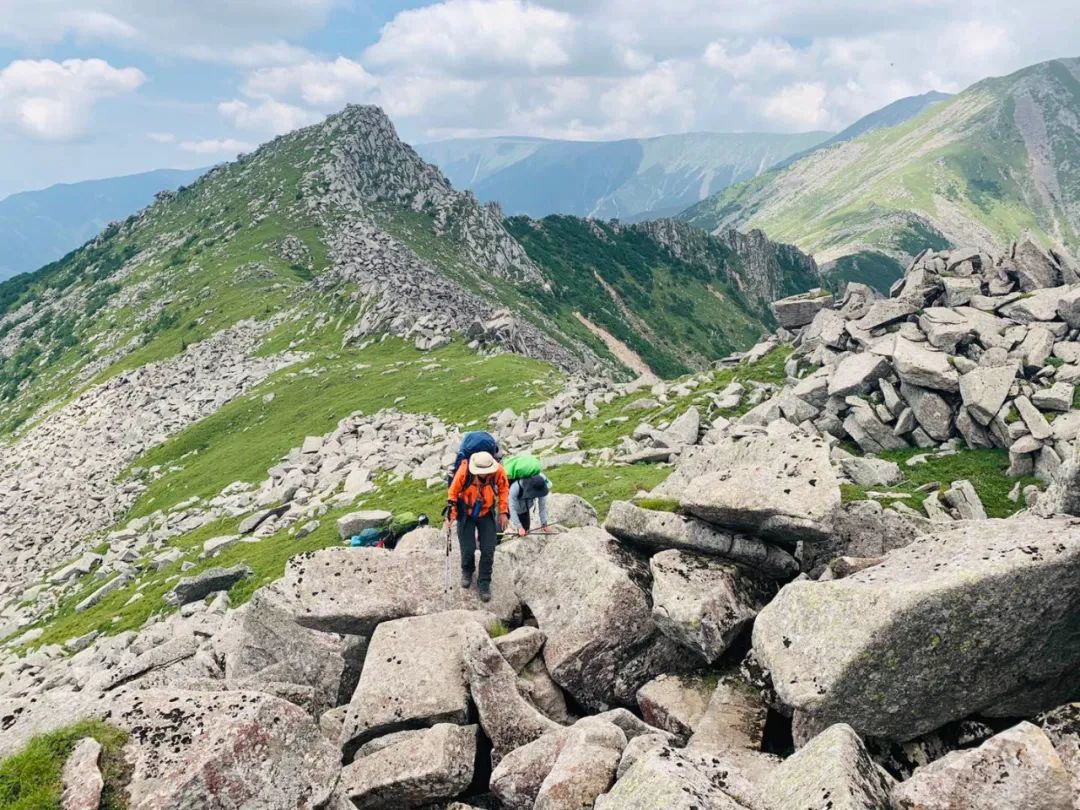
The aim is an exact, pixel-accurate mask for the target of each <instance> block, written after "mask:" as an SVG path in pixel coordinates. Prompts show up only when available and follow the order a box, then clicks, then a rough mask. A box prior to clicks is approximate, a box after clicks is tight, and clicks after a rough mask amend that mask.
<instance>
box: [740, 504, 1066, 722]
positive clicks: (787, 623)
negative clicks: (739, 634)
mask: <svg viewBox="0 0 1080 810" xmlns="http://www.w3.org/2000/svg"><path fill="white" fill-rule="evenodd" d="M1078 570H1080V525H1077V524H1076V522H1075V521H1073V520H1069V519H1057V520H1052V521H1044V520H1039V519H1031V518H1029V519H1026V520H1008V521H1001V520H997V521H972V522H967V523H963V524H958V525H957V526H956V527H955V528H944V529H940V530H936V531H934V532H932V533H931V534H928V535H927V536H925V537H922V538H920V539H918V540H916V541H914V542H912V543H911V544H910V545H907V546H905V547H904V548H901V549H898V550H896V551H893V552H892V553H890V554H889V555H887V556H886V557H885V559H884V561H882V562H881V563H879V564H877V565H875V566H873V567H871V568H868V569H866V570H864V571H861V572H859V573H856V574H853V575H851V576H848V577H845V578H843V579H839V580H834V581H829V582H795V583H792V584H790V585H788V586H786V587H785V588H784V589H783V590H781V592H780V594H779V595H778V596H777V598H776V599H774V600H773V601H772V602H771V603H770V604H769V605H767V606H766V607H765V608H764V610H762V612H761V613H760V614H759V615H758V617H757V621H756V622H755V625H754V633H753V641H754V650H755V653H756V655H757V656H758V657H759V659H760V660H761V662H762V663H763V664H764V665H765V666H766V667H767V668H768V669H769V671H770V672H771V673H772V682H773V685H774V687H775V688H776V691H777V694H778V695H779V696H780V698H781V700H783V702H784V703H786V704H787V705H788V706H790V707H793V708H795V709H797V710H799V711H801V712H804V713H806V714H808V715H811V716H813V717H815V718H816V719H817V721H818V722H819V723H824V724H829V723H836V722H844V723H848V724H850V725H851V726H853V727H854V728H855V729H856V730H857V731H859V732H860V733H863V734H871V735H874V736H880V737H888V738H892V739H896V740H906V739H910V738H911V737H914V736H916V735H918V734H921V733H924V732H926V731H930V730H932V729H934V728H936V727H937V726H939V725H941V724H942V723H943V722H946V721H948V720H950V719H959V718H962V717H965V716H967V715H969V714H971V713H973V712H976V711H982V712H984V713H995V706H996V705H997V704H999V703H1001V702H1003V701H1007V699H1009V698H1010V697H1011V696H1012V693H1013V692H1014V691H1015V690H1024V691H1026V692H1027V693H1029V694H1031V693H1034V694H1038V695H1040V697H1039V698H1036V700H1039V699H1041V700H1043V701H1046V704H1047V705H1045V706H1044V707H1043V708H1050V707H1051V706H1054V705H1057V704H1058V703H1060V702H1061V701H1062V700H1063V699H1065V698H1067V697H1068V696H1069V695H1071V694H1073V693H1074V691H1075V689H1076V688H1078V687H1080V683H1078V682H1077V677H1078V676H1077V673H1078V672H1080V670H1078V668H1077V663H1078V661H1080V646H1078V645H1077V643H1076V642H1075V639H1076V637H1077V633H1076V630H1077V625H1076V622H1077V618H1076V617H1077V615H1080V614H1078V612H1077V611H1078V608H1080V590H1078V588H1077V586H1076V574H1077V572H1078ZM1040 689H1045V690H1046V691H1045V692H1040V691H1039V690H1040ZM883 708H884V710H883Z"/></svg>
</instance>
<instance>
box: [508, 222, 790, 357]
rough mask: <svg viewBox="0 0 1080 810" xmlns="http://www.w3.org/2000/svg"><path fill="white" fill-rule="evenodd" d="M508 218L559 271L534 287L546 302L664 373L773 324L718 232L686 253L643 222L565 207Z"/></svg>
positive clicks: (565, 320) (567, 324)
mask: <svg viewBox="0 0 1080 810" xmlns="http://www.w3.org/2000/svg"><path fill="white" fill-rule="evenodd" d="M507 227H508V228H509V230H510V232H511V233H512V234H513V235H514V237H515V238H516V239H517V240H518V241H519V242H521V244H522V245H524V246H525V250H526V252H527V253H528V254H529V257H530V258H532V259H533V261H535V262H536V263H537V264H539V265H540V267H542V268H543V269H544V271H545V274H546V275H547V277H548V278H549V279H550V280H551V289H550V290H536V291H534V294H533V297H534V300H535V302H536V304H537V305H538V306H540V307H543V308H544V309H545V310H546V311H548V312H549V313H551V314H553V315H554V316H556V317H557V319H558V320H559V322H560V323H561V324H563V325H564V328H566V329H567V330H568V331H577V332H579V333H583V334H582V338H583V339H584V338H585V334H588V333H587V331H586V330H585V328H584V327H582V326H580V324H578V322H577V321H576V318H575V317H574V315H573V313H575V312H580V313H581V314H582V315H584V316H585V317H586V318H588V319H589V320H590V321H591V322H593V323H595V324H597V325H598V326H601V327H603V328H604V329H606V330H607V331H608V332H610V333H611V334H613V335H614V336H615V337H617V338H618V339H620V340H622V341H623V342H624V343H626V344H627V345H628V346H629V347H630V348H631V349H633V350H634V351H635V352H637V354H639V355H640V356H641V357H642V358H643V359H644V360H645V361H646V362H647V363H648V364H649V366H650V367H651V368H652V369H653V370H654V371H655V372H657V373H658V374H660V375H661V376H666V377H672V376H677V375H679V374H682V373H685V372H686V371H688V370H689V368H691V367H696V368H700V367H701V366H703V365H704V363H705V362H706V361H708V360H710V359H715V358H717V357H722V356H724V355H726V354H729V353H731V352H732V351H734V350H735V349H741V348H746V347H747V346H748V345H750V344H752V343H753V342H754V341H755V340H756V339H757V338H758V337H759V336H760V335H761V333H762V332H763V331H764V330H765V329H766V327H767V326H768V325H770V316H769V314H768V309H767V307H765V306H763V305H761V304H760V303H757V302H751V301H749V300H747V298H746V297H745V296H744V295H743V294H742V292H741V291H740V289H739V286H738V283H737V280H736V275H737V274H738V273H739V272H740V271H741V269H742V268H741V267H740V265H739V262H738V259H737V257H736V256H735V254H734V252H733V251H732V250H731V249H730V248H728V247H727V246H726V245H725V244H723V243H721V242H720V241H719V240H715V239H710V240H708V245H707V247H706V254H705V255H704V256H703V257H702V258H699V259H698V260H697V261H695V262H687V261H684V260H682V259H680V258H678V257H677V256H675V255H674V254H673V253H671V252H670V251H669V250H667V249H666V248H665V247H664V246H663V245H661V244H659V243H658V242H656V241H654V240H653V239H651V238H649V237H648V236H647V235H646V234H645V233H644V232H642V231H640V230H638V229H635V228H615V227H613V226H612V225H610V224H607V223H598V222H588V221H586V220H582V219H579V218H577V217H566V216H550V217H546V218H545V219H543V220H540V221H536V220H530V219H528V218H526V217H514V218H512V219H509V220H507ZM627 312H629V313H630V315H631V317H629V318H628V317H627V314H626V313H627ZM590 339H591V338H590Z"/></svg>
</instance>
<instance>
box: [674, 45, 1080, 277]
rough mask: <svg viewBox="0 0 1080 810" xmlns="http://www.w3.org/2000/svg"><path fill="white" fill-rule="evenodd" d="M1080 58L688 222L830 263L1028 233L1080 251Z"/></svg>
mask: <svg viewBox="0 0 1080 810" xmlns="http://www.w3.org/2000/svg"><path fill="white" fill-rule="evenodd" d="M1078 114H1080V59H1062V60H1055V61H1052V62H1045V63H1042V64H1038V65H1034V66H1032V67H1029V68H1026V69H1024V70H1021V71H1018V72H1017V73H1013V74H1011V75H1009V76H1005V77H1001V78H994V79H986V80H984V81H981V82H979V83H977V84H975V85H973V86H972V87H970V88H968V89H967V90H965V91H964V92H962V93H960V94H958V95H956V96H954V97H953V98H951V99H948V100H946V101H943V102H941V103H940V104H937V105H935V106H933V107H931V108H929V109H928V110H927V111H926V112H924V113H923V114H921V115H919V116H917V117H916V118H914V119H912V120H911V121H908V122H906V123H904V124H902V125H900V126H896V127H890V128H887V129H882V130H878V131H876V132H871V133H869V134H867V135H864V136H862V137H860V138H857V139H855V140H853V141H850V142H847V143H844V144H840V145H838V146H835V147H832V148H827V149H822V150H820V151H817V152H815V153H813V154H811V155H809V156H808V157H806V158H804V159H802V160H800V161H797V162H796V163H794V164H793V165H791V166H790V167H787V168H786V169H783V170H781V171H776V172H770V173H768V174H765V175H761V176H760V177H757V178H755V179H754V180H751V181H749V182H747V183H744V184H741V185H739V186H736V187H733V188H730V189H728V190H726V191H725V192H723V193H721V194H719V195H717V196H715V197H712V198H710V199H708V200H705V201H703V202H702V203H700V204H698V205H696V206H694V207H692V208H690V209H688V210H687V211H686V212H684V214H683V215H682V216H683V218H685V219H687V220H689V221H690V222H692V223H694V224H696V225H699V226H701V227H703V228H706V229H708V230H712V229H714V228H718V227H729V226H736V227H760V228H762V229H763V230H764V231H765V232H766V234H767V235H768V236H769V237H770V238H771V239H776V240H780V241H787V242H792V243H794V244H796V245H798V246H799V247H801V248H803V249H804V250H807V251H809V252H811V253H813V254H814V256H815V257H816V258H817V259H818V260H819V261H821V262H829V261H832V260H835V259H837V258H839V257H843V256H846V255H850V254H854V253H860V252H867V251H876V252H879V253H883V254H886V255H889V256H892V257H893V258H894V259H899V260H901V261H903V260H905V259H906V258H907V257H909V256H911V255H913V254H914V253H916V252H917V251H918V250H919V249H921V248H923V247H926V246H928V245H929V246H932V247H943V246H944V245H946V244H949V243H951V244H973V245H976V246H984V247H987V248H998V249H1000V248H1001V247H1003V246H1005V245H1006V244H1007V243H1008V242H1009V241H1011V240H1012V239H1014V238H1017V237H1019V236H1021V235H1022V234H1023V233H1025V232H1026V231H1030V232H1031V233H1032V234H1033V235H1035V237H1036V238H1037V239H1039V240H1040V241H1042V242H1044V243H1046V244H1047V245H1056V246H1060V247H1063V248H1064V249H1065V250H1066V251H1069V252H1073V253H1076V252H1077V249H1078V247H1080V123H1078V122H1080V115H1078Z"/></svg>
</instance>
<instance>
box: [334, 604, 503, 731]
mask: <svg viewBox="0 0 1080 810" xmlns="http://www.w3.org/2000/svg"><path fill="white" fill-rule="evenodd" d="M477 622H479V626H481V627H483V626H486V625H490V624H493V623H494V622H495V617H494V616H492V615H491V614H485V613H482V612H472V611H464V610H452V611H447V612H445V613H432V614H429V615H426V616H412V617H408V618H404V619H395V620H393V621H388V622H383V623H382V624H380V625H379V626H378V627H376V628H375V632H374V633H373V634H372V636H371V642H370V643H369V644H368V650H367V655H366V656H365V657H364V668H363V670H362V672H361V673H360V681H359V683H357V685H356V691H355V692H354V693H353V695H352V700H351V701H350V703H349V713H348V715H346V717H345V723H344V727H343V729H342V736H341V741H342V744H346V743H349V742H352V743H353V744H359V743H364V742H366V741H367V740H369V739H372V738H373V737H378V736H380V735H382V734H387V733H390V732H393V731H399V730H401V729H403V728H416V727H418V726H434V725H436V724H438V723H457V724H463V723H465V722H467V721H468V718H469V686H468V683H467V682H466V680H465V675H464V672H463V669H462V667H463V663H462V662H463V657H462V655H463V652H462V651H463V649H464V645H465V638H466V636H465V628H466V626H471V625H473V624H475V623H477Z"/></svg>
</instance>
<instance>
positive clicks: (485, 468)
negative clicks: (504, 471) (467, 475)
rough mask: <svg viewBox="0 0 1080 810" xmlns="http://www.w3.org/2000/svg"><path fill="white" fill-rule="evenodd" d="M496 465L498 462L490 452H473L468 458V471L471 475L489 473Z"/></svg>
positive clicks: (493, 470)
mask: <svg viewBox="0 0 1080 810" xmlns="http://www.w3.org/2000/svg"><path fill="white" fill-rule="evenodd" d="M498 466H499V462H497V461H496V460H495V457H494V456H492V455H491V453H484V452H480V453H473V454H472V456H471V457H470V458H469V472H471V473H472V474H473V475H490V474H491V473H493V472H495V470H496V469H497V468H498Z"/></svg>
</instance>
